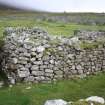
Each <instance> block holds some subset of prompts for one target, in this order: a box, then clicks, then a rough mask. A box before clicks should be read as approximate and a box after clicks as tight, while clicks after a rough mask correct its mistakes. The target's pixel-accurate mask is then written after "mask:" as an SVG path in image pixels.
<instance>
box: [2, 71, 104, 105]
mask: <svg viewBox="0 0 105 105" xmlns="http://www.w3.org/2000/svg"><path fill="white" fill-rule="evenodd" d="M104 83H105V73H103V74H98V75H97V76H90V77H87V78H85V79H74V80H63V81H59V82H57V83H53V84H33V85H32V84H30V85H29V84H17V85H16V86H13V87H12V88H7V87H6V88H2V89H0V105H43V104H44V102H45V101H46V100H48V99H58V98H61V99H64V100H66V101H77V100H79V99H84V98H87V97H89V96H101V97H103V98H105V94H104V93H105V84H104ZM28 86H30V87H31V89H30V90H27V89H26V87H28ZM73 105H78V104H73ZM80 105H81V104H80Z"/></svg>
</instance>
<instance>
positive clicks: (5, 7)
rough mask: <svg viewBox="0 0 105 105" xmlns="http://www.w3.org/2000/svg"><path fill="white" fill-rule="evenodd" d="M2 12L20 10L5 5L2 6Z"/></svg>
mask: <svg viewBox="0 0 105 105" xmlns="http://www.w3.org/2000/svg"><path fill="white" fill-rule="evenodd" d="M0 10H20V9H18V8H15V7H12V6H7V5H4V4H0Z"/></svg>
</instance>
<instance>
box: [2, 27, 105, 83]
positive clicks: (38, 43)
mask: <svg viewBox="0 0 105 105" xmlns="http://www.w3.org/2000/svg"><path fill="white" fill-rule="evenodd" d="M4 34H5V35H6V38H5V44H4V46H3V54H4V55H5V56H4V59H3V61H2V70H3V71H4V72H5V73H6V75H7V77H8V79H9V80H10V82H11V83H12V84H14V83H16V82H18V81H24V82H35V83H38V82H42V83H50V82H52V81H56V80H62V79H70V78H72V77H73V76H74V77H75V76H78V77H80V78H83V77H85V76H87V75H90V74H95V73H96V72H102V71H104V69H105V43H102V44H101V46H97V48H96V47H95V48H93V49H81V47H80V44H81V40H82V41H84V40H85V41H86V40H87V41H88V40H89V41H92V42H94V41H95V40H96V39H97V38H99V37H102V38H103V39H104V38H105V32H94V31H92V32H88V31H83V33H82V31H81V32H79V33H77V36H74V37H73V38H65V37H57V36H52V35H49V34H48V33H47V32H46V31H44V30H42V29H40V28H32V29H29V28H11V27H10V28H7V29H6V30H5V32H4ZM84 36H86V37H84ZM90 36H91V38H90ZM90 39H92V40H90Z"/></svg>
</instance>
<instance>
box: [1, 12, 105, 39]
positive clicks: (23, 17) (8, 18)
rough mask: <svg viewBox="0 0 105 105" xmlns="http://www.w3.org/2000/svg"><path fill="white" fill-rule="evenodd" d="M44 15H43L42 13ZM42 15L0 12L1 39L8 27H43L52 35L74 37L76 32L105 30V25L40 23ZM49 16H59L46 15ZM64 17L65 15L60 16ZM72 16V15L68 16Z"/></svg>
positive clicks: (87, 15)
mask: <svg viewBox="0 0 105 105" xmlns="http://www.w3.org/2000/svg"><path fill="white" fill-rule="evenodd" d="M42 14H43V13H42ZM42 14H41V13H34V12H28V13H27V12H17V11H12V12H10V11H0V38H1V39H2V35H3V31H4V29H5V28H6V27H42V28H44V29H46V30H47V31H48V32H49V34H51V35H62V36H67V37H69V36H73V35H74V30H105V25H102V26H100V25H82V24H80V25H79V24H74V23H66V24H65V23H60V22H50V21H46V19H45V20H44V21H38V20H37V19H36V18H35V17H37V16H43V15H42ZM46 15H48V16H53V15H55V16H56V15H58V14H46ZM59 15H64V14H59ZM66 15H70V14H66ZM72 16H80V17H81V18H82V17H86V18H90V17H91V18H93V19H94V18H96V17H97V18H100V19H101V18H102V16H101V15H95V14H71V17H72Z"/></svg>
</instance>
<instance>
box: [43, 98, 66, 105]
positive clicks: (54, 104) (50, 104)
mask: <svg viewBox="0 0 105 105" xmlns="http://www.w3.org/2000/svg"><path fill="white" fill-rule="evenodd" d="M44 105H67V102H66V101H64V100H62V99H57V100H48V101H46V102H45V104H44Z"/></svg>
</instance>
